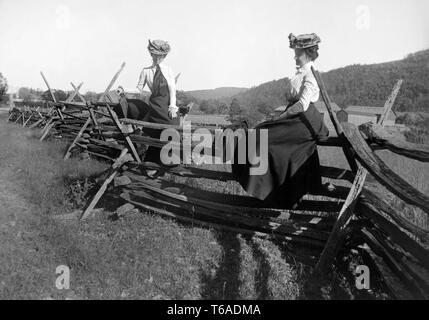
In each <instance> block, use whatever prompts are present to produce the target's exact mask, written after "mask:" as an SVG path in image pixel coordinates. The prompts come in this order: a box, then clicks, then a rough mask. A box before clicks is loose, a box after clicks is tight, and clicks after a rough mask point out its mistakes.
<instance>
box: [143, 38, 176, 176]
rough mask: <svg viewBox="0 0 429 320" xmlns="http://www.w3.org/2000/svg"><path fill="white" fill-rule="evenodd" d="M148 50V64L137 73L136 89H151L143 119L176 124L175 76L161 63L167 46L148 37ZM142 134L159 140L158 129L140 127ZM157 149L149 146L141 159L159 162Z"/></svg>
mask: <svg viewBox="0 0 429 320" xmlns="http://www.w3.org/2000/svg"><path fill="white" fill-rule="evenodd" d="M148 50H149V53H150V55H151V57H152V65H151V66H150V67H147V68H144V69H143V71H142V72H141V74H140V78H139V82H138V84H137V88H138V89H139V90H140V92H143V89H144V87H145V86H146V85H147V86H148V87H149V89H150V91H151V95H150V98H149V108H148V111H147V113H146V114H145V116H144V118H143V119H142V120H143V121H146V122H153V123H162V124H169V125H179V122H180V120H179V117H178V114H177V112H178V107H177V106H176V79H175V76H174V73H173V71H172V70H171V68H170V67H168V66H166V65H165V64H164V59H165V57H166V56H167V54H168V53H169V52H170V45H169V44H168V42H166V41H162V40H153V41H151V40H149V45H148ZM143 132H144V133H145V134H148V135H149V136H150V137H152V138H156V139H159V137H160V134H161V132H160V130H156V129H149V128H145V129H143ZM159 153H160V149H159V148H155V147H149V148H148V150H147V151H146V155H145V158H144V161H148V162H155V163H160V155H159ZM156 173H157V171H156V170H147V171H146V174H147V175H148V176H150V177H153V176H154V175H155V174H156Z"/></svg>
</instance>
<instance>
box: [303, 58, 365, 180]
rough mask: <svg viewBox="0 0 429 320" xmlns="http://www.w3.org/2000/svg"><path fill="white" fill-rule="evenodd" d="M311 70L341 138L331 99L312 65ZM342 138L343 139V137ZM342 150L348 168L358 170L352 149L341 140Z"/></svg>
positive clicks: (340, 128)
mask: <svg viewBox="0 0 429 320" xmlns="http://www.w3.org/2000/svg"><path fill="white" fill-rule="evenodd" d="M311 71H312V72H313V75H314V78H315V79H316V82H317V85H318V86H319V89H320V94H321V96H322V99H323V102H324V103H325V106H326V109H327V110H328V114H329V117H330V118H331V122H332V124H333V125H334V128H335V131H336V133H337V135H338V137H339V138H343V129H342V127H341V124H340V122H339V121H338V119H337V116H336V114H335V113H334V111H333V109H332V106H331V99H330V98H329V95H328V92H327V91H326V88H325V83H324V82H323V80H322V77H321V76H320V74H319V72H317V71H316V69H314V67H311ZM343 140H344V139H343ZM343 150H344V155H345V156H346V159H347V162H348V163H349V166H350V169H351V170H352V171H354V172H356V171H357V170H358V167H357V164H356V161H355V158H354V154H353V150H352V149H351V148H350V147H349V146H348V145H347V144H346V143H344V142H343Z"/></svg>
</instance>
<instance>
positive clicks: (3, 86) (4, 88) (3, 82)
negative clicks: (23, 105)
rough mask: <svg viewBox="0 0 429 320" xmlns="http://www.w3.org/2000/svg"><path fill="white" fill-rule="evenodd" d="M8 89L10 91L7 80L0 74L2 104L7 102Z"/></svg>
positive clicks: (0, 98) (0, 100)
mask: <svg viewBox="0 0 429 320" xmlns="http://www.w3.org/2000/svg"><path fill="white" fill-rule="evenodd" d="M7 89H8V86H7V80H6V78H5V77H4V76H3V75H2V73H1V72H0V102H3V101H5V100H6V92H7Z"/></svg>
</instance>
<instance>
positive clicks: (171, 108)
mask: <svg viewBox="0 0 429 320" xmlns="http://www.w3.org/2000/svg"><path fill="white" fill-rule="evenodd" d="M178 110H179V108H178V107H177V106H176V105H170V106H169V107H168V116H169V117H170V119H174V118H177V111H178Z"/></svg>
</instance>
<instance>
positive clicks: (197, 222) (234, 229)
mask: <svg viewBox="0 0 429 320" xmlns="http://www.w3.org/2000/svg"><path fill="white" fill-rule="evenodd" d="M121 198H123V199H125V200H126V201H127V202H129V203H131V204H133V205H135V206H137V207H140V208H143V209H144V210H148V211H152V212H155V213H157V214H160V215H163V216H166V217H170V218H174V219H176V220H179V221H182V222H186V223H191V224H192V225H199V226H202V227H207V228H215V229H221V230H225V231H230V232H234V233H240V234H246V235H252V236H256V237H261V238H266V239H277V240H281V241H288V242H292V243H298V244H306V245H310V246H315V245H316V242H315V241H314V240H306V239H300V238H291V237H288V236H279V235H276V234H268V233H264V232H260V231H254V230H249V229H246V228H239V227H231V226H229V225H225V224H220V223H216V222H207V221H202V220H200V219H195V218H193V217H189V216H184V215H181V214H178V213H175V212H173V211H170V210H165V209H160V208H158V207H155V206H152V205H149V204H145V203H141V202H138V201H134V200H133V199H132V198H131V197H130V195H129V194H127V193H123V194H121Z"/></svg>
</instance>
